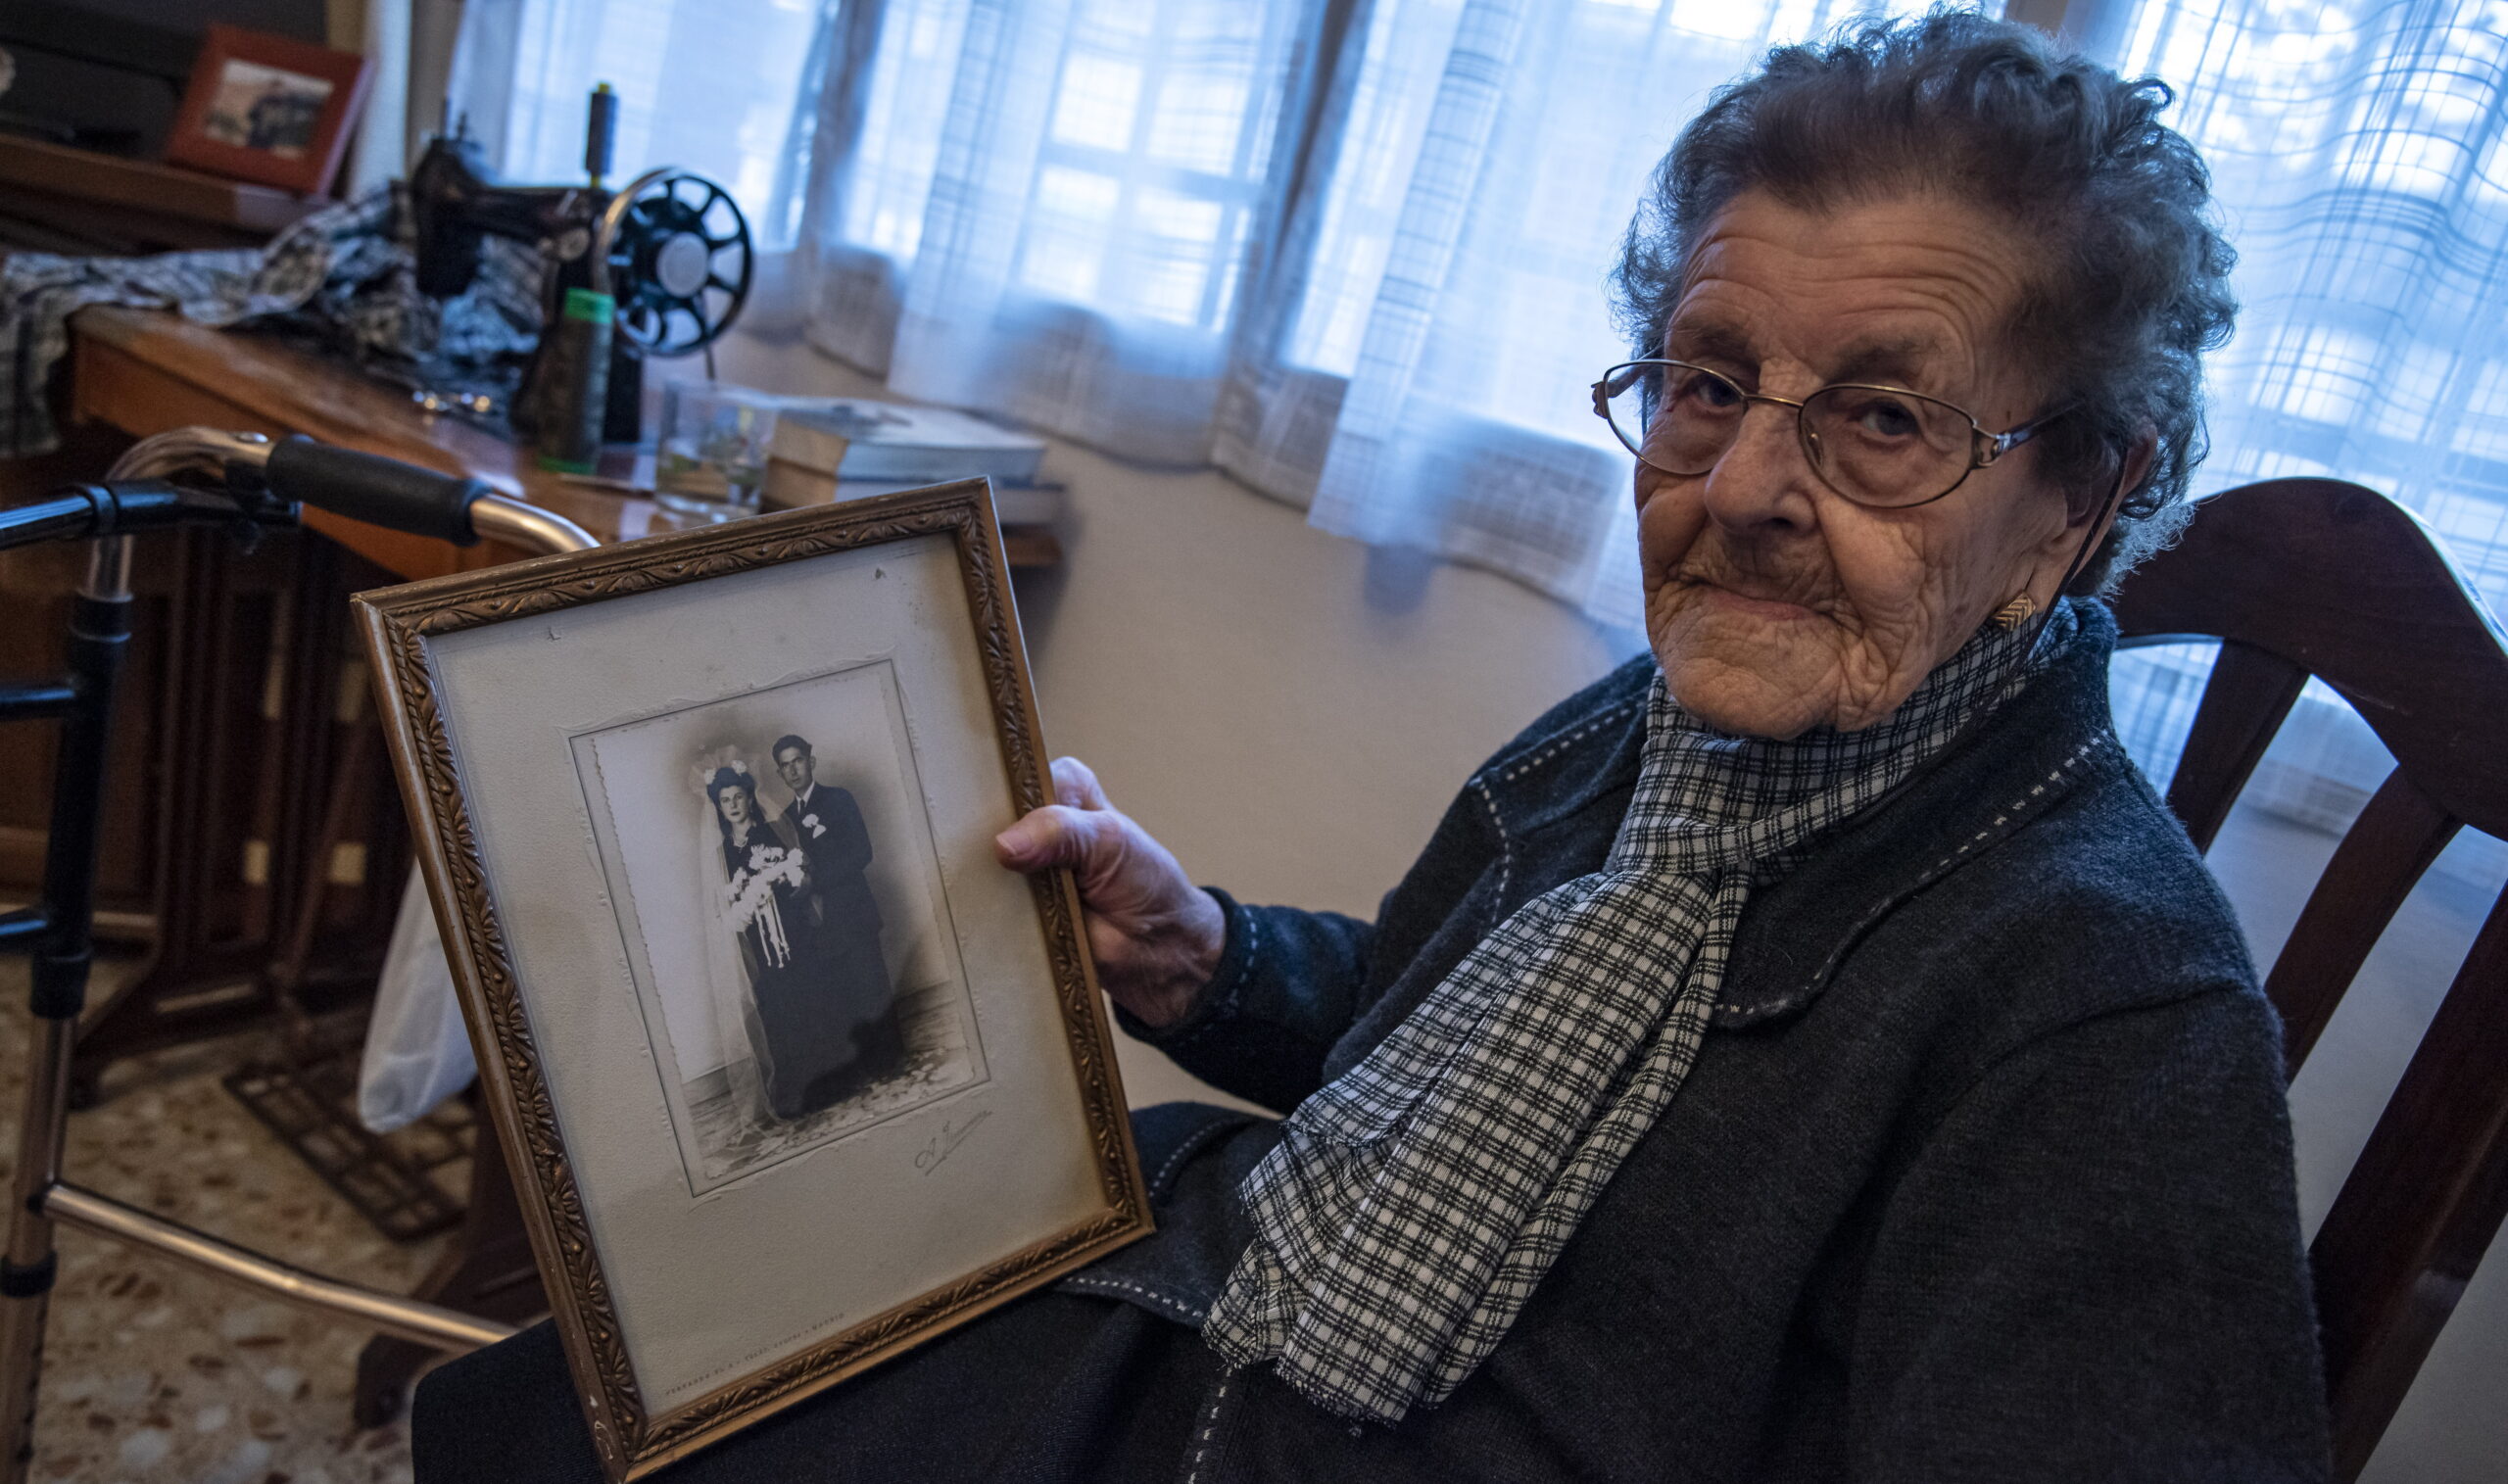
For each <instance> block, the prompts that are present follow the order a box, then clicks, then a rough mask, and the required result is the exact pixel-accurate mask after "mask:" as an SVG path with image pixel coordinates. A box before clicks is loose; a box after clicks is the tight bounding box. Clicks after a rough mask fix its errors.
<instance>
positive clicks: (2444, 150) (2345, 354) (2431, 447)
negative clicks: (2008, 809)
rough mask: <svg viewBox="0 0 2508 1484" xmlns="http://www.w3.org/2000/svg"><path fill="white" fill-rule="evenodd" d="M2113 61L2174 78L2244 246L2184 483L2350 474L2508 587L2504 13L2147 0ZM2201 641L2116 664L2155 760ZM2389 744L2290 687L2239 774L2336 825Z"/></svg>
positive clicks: (2328, 1) (2123, 713)
mask: <svg viewBox="0 0 2508 1484" xmlns="http://www.w3.org/2000/svg"><path fill="white" fill-rule="evenodd" d="M2131 18H2132V19H2131V24H2130V26H2128V27H2127V28H2126V30H2125V35H2126V37H2127V40H2126V44H2125V51H2124V54H2123V55H2122V56H2121V57H2119V58H2118V59H2116V60H2117V61H2118V62H2119V63H2120V65H2121V66H2123V67H2124V68H2125V69H2127V70H2128V71H2129V72H2153V73H2156V74H2157V75H2159V76H2161V77H2164V78H2166V79H2168V80H2169V81H2170V82H2171V83H2172V84H2173V85H2175V86H2176V87H2177V88H2178V89H2179V93H2180V98H2181V102H2180V103H2179V105H2178V107H2177V109H2176V110H2175V114H2174V122H2175V124H2176V126H2177V127H2179V128H2180V129H2182V130H2184V131H2185V132H2186V133H2187V134H2188V135H2189V136H2190V137H2191V138H2193V139H2194V142H2195V143H2196V144H2197V145H2198V146H2199V147H2200V148H2201V149H2202V151H2203V154H2204V157H2205V158H2206V159H2207V160H2208V161H2209V162H2210V163H2211V167H2212V172H2213V185H2214V189H2215V190H2216V192H2217V193H2218V195H2219V198H2220V201H2221V203H2222V206H2223V208H2224V210H2225V215H2226V219H2227V225H2228V228H2229V232H2230V237H2231V241H2232V242H2233V243H2234V244H2235V245H2236V246H2237V247H2238V249H2239V252H2240V255H2241V257H2240V263H2239V267H2238V272H2237V277H2236V280H2235V281H2236V284H2237V287H2238V291H2239V297H2240V300H2241V302H2242V310H2241V312H2240V315H2239V327H2238V334H2237V338H2236V339H2235V340H2234V341H2233V342H2232V343H2231V344H2230V345H2229V346H2228V348H2226V349H2225V350H2224V351H2222V352H2221V353H2220V354H2219V355H2218V356H2217V357H2216V358H2215V359H2214V361H2213V364H2212V366H2211V368H2210V376H2209V383H2210V385H2209V392H2210V396H2211V430H2212V440H2213V443H2212V454H2211V457H2210V458H2209V459H2208V460H2207V461H2206V462H2205V464H2204V465H2203V467H2202V469H2201V471H2200V472H2199V473H2198V475H2197V476H2196V481H2197V483H2196V487H2197V489H2198V490H2205V491H2208V490H2219V489H2225V488H2228V487H2230V486H2233V485H2238V484H2243V483H2245V482H2247V481H2249V480H2255V479H2267V478H2274V477H2278V476H2284V475H2297V474H2310V475H2326V476H2331V477H2335V478H2341V479H2351V480H2357V481H2358V482H2360V483H2362V484H2365V485H2368V486H2369V487H2371V488H2372V489H2376V490H2379V491H2381V492H2383V493H2385V494H2387V495H2389V496H2392V497H2393V498H2394V499H2396V500H2397V501H2399V502H2401V503H2404V504H2405V505H2408V506H2410V507H2411V508H2412V509H2414V510H2415V511H2417V512H2419V513H2420V515H2421V516H2422V517H2423V518H2424V519H2426V520H2428V521H2429V522H2430V523H2431V525H2432V526H2433V527H2435V528H2436V530H2437V531H2438V533H2439V535H2440V536H2441V538H2442V539H2443V540H2444V541H2445V542H2446V544H2447V545H2448V547H2449V548H2450V549H2451V550H2452V551H2453V552H2454V554H2455V556H2456V558H2457V560H2458V562H2459V563H2460V564H2461V566H2462V567H2463V569H2464V570H2465V572H2466V573H2467V575H2468V576H2469V577H2471V578H2472V579H2473V581H2474V582H2475V584H2476V585H2477V586H2479V587H2480V588H2481V589H2482V590H2483V592H2484V594H2485V596H2486V597H2487V598H2488V600H2489V602H2490V604H2491V606H2492V608H2493V610H2494V611H2497V610H2499V609H2500V608H2502V607H2503V606H2508V333H2503V332H2508V11H2504V10H2503V9H2502V7H2501V6H2500V5H2499V4H2497V3H2496V0H2386V3H2380V0H2308V3H2305V4H2297V3H2292V0H2142V3H2139V4H2135V5H2133V6H2132V7H2131ZM2202 678H2203V665H2202V663H2201V659H2200V657H2199V656H2194V655H2179V654H2169V653H2161V654H2157V655H2153V656H2149V657H2147V658H2140V659H2134V660H2131V661H2130V662H2129V661H2123V660H2120V664H2119V667H2118V680H2119V685H2118V700H2119V723H2120V726H2121V727H2122V729H2123V730H2124V731H2125V733H2126V735H2127V740H2128V742H2132V743H2134V744H2135V746H2136V750H2137V752H2138V753H2139V754H2140V755H2142V756H2143V757H2145V758H2146V766H2150V767H2151V768H2152V771H2153V772H2154V774H2155V775H2156V776H2160V777H2165V776H2167V774H2166V770H2167V768H2168V767H2170V766H2171V765H2173V762H2174V749H2175V743H2176V741H2177V740H2178V739H2180V738H2182V736H2183V734H2184V730H2185V727H2186V724H2187V722H2188V721H2189V720H2191V717H2192V713H2193V707H2194V702H2195V700H2196V698H2197V697H2198V696H2199V694H2200V691H2201V683H2202ZM2390 766H2391V762H2390V761H2389V760H2388V759H2387V756H2386V753H2385V749H2384V748H2383V747H2381V746H2380V745H2379V744H2378V742H2377V741H2376V739H2375V738H2374V736H2372V735H2371V734H2370V733H2369V731H2368V729H2367V727H2366V726H2365V725H2364V724H2362V723H2361V722H2359V721H2358V719H2357V718H2356V717H2355V716H2354V715H2353V714H2352V713H2351V711H2350V708H2349V707H2348V706H2345V705H2343V704H2341V703H2340V702H2339V700H2337V699H2336V698H2335V697H2333V696H2332V695H2331V694H2329V693H2325V692H2323V691H2322V690H2320V689H2318V688H2313V687H2312V688H2311V691H2310V694H2308V695H2307V696H2306V697H2304V698H2303V699H2302V701H2301V704H2300V706H2299V708H2298V709H2297V710H2296V711H2295V712H2294V713H2293V715H2292V718H2291V724H2290V726H2289V727H2288V728H2287V729H2286V734H2285V741H2284V742H2282V743H2280V744H2277V746H2276V748H2275V751H2274V754H2273V755H2272V756H2270V757H2268V759H2267V763H2266V766H2265V767H2263V768H2261V769H2259V771H2258V774H2257V777H2256V780H2255V782H2254V784H2253V785H2252V786H2251V787H2250V790H2249V796H2250V797H2252V798H2255V799H2256V800H2257V801H2258V802H2261V803H2264V804H2266V805H2268V806H2272V807H2276V808H2278V809H2279V810H2281V811H2282V812H2284V813H2286V814H2291V815H2294V816H2296V817H2299V818H2301V819H2304V820H2309V821H2311V822H2316V823H2321V824H2332V823H2334V822H2336V821H2339V820H2340V819H2344V818H2347V817H2348V816H2349V815H2350V814H2351V813H2353V812H2354V811H2356V809H2357V807H2358V805H2359V804H2360V802H2361V801H2362V800H2363V799H2364V798H2365V797H2366V794H2367V791H2368V790H2371V789H2374V788H2375V787H2376V785H2377V783H2378V782H2379V781H2380V779H2381V778H2383V776H2384V774H2385V771H2386V770H2387V768H2388V767H2390Z"/></svg>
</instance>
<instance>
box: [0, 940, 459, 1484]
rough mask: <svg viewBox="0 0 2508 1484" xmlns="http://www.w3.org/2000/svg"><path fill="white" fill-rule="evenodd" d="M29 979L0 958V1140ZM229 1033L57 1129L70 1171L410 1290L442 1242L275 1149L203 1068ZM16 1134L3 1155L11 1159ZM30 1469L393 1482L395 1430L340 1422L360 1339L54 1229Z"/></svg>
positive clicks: (299, 1257)
mask: <svg viewBox="0 0 2508 1484" xmlns="http://www.w3.org/2000/svg"><path fill="white" fill-rule="evenodd" d="M25 993H26V973H25V967H24V960H23V959H21V958H18V957H15V956H12V957H10V958H9V959H7V960H6V962H5V963H0V1110H5V1111H0V1136H5V1137H6V1138H8V1139H10V1140H14V1138H15V1136H16V1128H17V1122H18V1110H19V1100H20V1098H21V1096H22V1095H23V1088H24V1047H25V1027H26V1014H25V1010H24V1005H25ZM251 1049H252V1048H251V1047H250V1046H249V1045H248V1044H245V1043H243V1042H239V1041H227V1042H221V1043H213V1044H209V1045H205V1046H200V1047H194V1048H187V1049H184V1050H181V1051H176V1052H170V1053H161V1054H159V1055H158V1056H155V1057H152V1058H148V1059H145V1060H143V1061H135V1062H132V1063H129V1064H127V1065H125V1066H123V1067H122V1068H121V1069H119V1070H118V1071H117V1072H116V1073H115V1074H114V1075H113V1076H112V1077H109V1079H108V1083H107V1090H108V1097H107V1100H106V1101H105V1103H104V1104H103V1105H102V1106H101V1107H98V1108H95V1109H92V1110H90V1111H88V1112H84V1113H80V1114H77V1115H75V1116H73V1117H72V1120H71V1123H70V1139H69V1148H68V1151H67V1155H66V1159H65V1169H66V1172H67V1173H68V1176H69V1178H71V1179H72V1181H74V1182H76V1183H78V1184H82V1185H86V1186H89V1187H91V1188H93V1189H95V1190H98V1191H101V1192H102V1193H104V1194H107V1195H112V1196H117V1197H120V1198H121V1199H123V1200H127V1201H131V1202H134V1203H136V1204H138V1205H141V1206H144V1207H146V1208H147V1209H149V1210H151V1211H155V1212H157V1213H159V1214H161V1215H164V1216H168V1217H171V1218H173V1219H174V1220H177V1221H185V1222H188V1223H189V1224H191V1225H194V1226H198V1227H200V1228H202V1229H204V1230H207V1231H210V1232H213V1233H215V1234H217V1235H219V1236H222V1237H226V1238H228V1239H229V1240H232V1241H236V1242H240V1243H242V1244H244V1245H246V1246H249V1247H254V1248H257V1249H260V1250H262V1251H264V1252H266V1253H268V1254H270V1255H272V1256H275V1257H279V1258H283V1259H285V1260H287V1261H289V1262H292V1263H295V1264H297V1265H299V1266H301V1267H306V1268H311V1269H314V1270H315V1271H318V1272H323V1273H327V1274H329V1275H331V1276H334V1277H341V1278H350V1279H354V1280H356V1281H359V1282H364V1283H369V1284H373V1285H375V1286H378V1287H382V1288H387V1289H391V1290H394V1291H406V1290H407V1289H409V1288H410V1285H411V1284H413V1283H414V1282H415V1281H416V1280H417V1278H418V1276H419V1274H421V1273H422V1272H424V1271H425V1270H426V1269H427V1266H428V1265H429V1264H430V1263H431V1262H432V1261H433V1260H434V1258H435V1255H436V1253H437V1252H438V1251H439V1250H440V1244H441V1243H442V1242H443V1241H444V1240H446V1239H445V1238H442V1237H438V1238H434V1239H431V1240H430V1241H427V1242H422V1243H418V1244H415V1245H412V1246H409V1247H402V1246H397V1245H395V1244H394V1243H392V1242H391V1241H389V1240H387V1239H385V1238H384V1237H382V1236H379V1235H377V1234H376V1233H375V1231H374V1230H373V1228H372V1227H371V1226H369V1225H367V1224H366V1222H365V1221H364V1220H363V1219H362V1218H361V1217H359V1216H358V1215H357V1214H356V1213H355V1212H354V1211H352V1210H350V1209H349V1207H348V1205H347V1204H346V1203H345V1202H343V1201H341V1200H340V1199H339V1198H338V1197H337V1196H335V1195H333V1194H332V1193H331V1192H330V1190H329V1189H328V1188H327V1187H325V1186H324V1185H323V1184H322V1183H321V1182H320V1181H319V1180H317V1179H315V1178H314V1175H313V1173H311V1172H310V1171H308V1170H307V1169H306V1168H305V1166H304V1165H303V1164H302V1163H300V1162H299V1161H298V1160H297V1159H296V1157H295V1156H294V1155H292V1154H290V1153H288V1152H287V1151H286V1150H285V1149H284V1148H283V1147H282V1146H280V1145H279V1143H278V1142H277V1140H276V1139H275V1138H273V1137H272V1136H271V1135H270V1134H269V1133H268V1132H267V1131H266V1130H265V1129H264V1128H263V1127H262V1125H260V1124H258V1123H255V1122H254V1121H253V1119H252V1116H251V1115H249V1114H247V1113H246V1112H245V1111H244V1108H243V1105H241V1104H240V1103H238V1102H236V1101H235V1099H234V1098H232V1097H230V1096H228V1094H227V1092H226V1089H225V1088H224V1087H222V1086H220V1085H219V1084H218V1080H217V1079H218V1077H220V1076H221V1075H223V1074H224V1073H225V1072H226V1071H228V1070H230V1069H231V1068H232V1067H233V1066H234V1065H236V1063H237V1060H238V1059H239V1058H240V1057H242V1056H245V1055H247V1054H249V1053H250V1051H251ZM14 1156H15V1146H14V1143H11V1144H10V1145H8V1146H7V1147H6V1148H5V1150H0V1163H12V1162H14ZM61 1263H62V1268H61V1279H60V1283H59V1286H58V1287H57V1288H56V1289H55V1290H54V1295H53V1303H52V1318H51V1324H50V1329H49V1339H50V1343H49V1347H48V1352H47V1355H46V1359H45V1371H44V1378H43V1388H42V1393H41V1402H40V1404H39V1406H38V1408H37V1411H36V1415H35V1458H34V1467H33V1475H34V1477H35V1478H36V1479H39V1480H47V1481H62V1480H80V1481H96V1484H107V1481H110V1484H395V1481H401V1480H407V1479H408V1478H409V1477H410V1458H409V1451H410V1450H409V1437H408V1433H407V1430H406V1429H405V1428H404V1427H403V1426H401V1425H400V1424H397V1423H396V1424H394V1425H392V1426H388V1427H384V1428H379V1429H376V1430H374V1431H370V1432H360V1431H357V1430H355V1429H354V1428H353V1427H352V1426H351V1422H350V1415H349V1392H350V1384H351V1381H352V1380H353V1378H354V1376H355V1374H356V1369H357V1355H358V1351H359V1349H360V1347H362V1345H363V1344H364V1343H365V1340H366V1338H367V1336H366V1334H365V1332H363V1331H362V1330H360V1329H358V1328H357V1327H355V1326H354V1325H351V1324H348V1323H346V1322H344V1321H337V1320H333V1319H329V1318H325V1317H320V1316H314V1315H311V1314H308V1313H306V1312H304V1311H302V1310H298V1309H295V1308H292V1307H288V1306H283V1305H278V1304H272V1303H265V1302H262V1301H260V1300H257V1299H255V1298H254V1297H253V1296H252V1295H250V1294H248V1293H244V1292H242V1291H241V1290H238V1289H234V1288H231V1287H228V1286H226V1285H224V1284H222V1283H219V1282H217V1281H215V1280H213V1279H211V1278H208V1277H206V1276H202V1275H198V1274H195V1273H193V1272H191V1271H188V1270H186V1269H181V1268H178V1267H176V1266H175V1265H174V1264H172V1263H170V1262H168V1261H167V1260H165V1259H163V1258H159V1257H155V1256H152V1255H147V1254H143V1253H139V1252H136V1251H134V1250H133V1249H130V1248H126V1247H123V1246H121V1245H120V1244H118V1243H112V1242H107V1241H105V1240H103V1239H101V1238H96V1237H90V1236H86V1235H84V1234H82V1233H79V1232H75V1231H68V1232H64V1233H62V1236H61Z"/></svg>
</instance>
